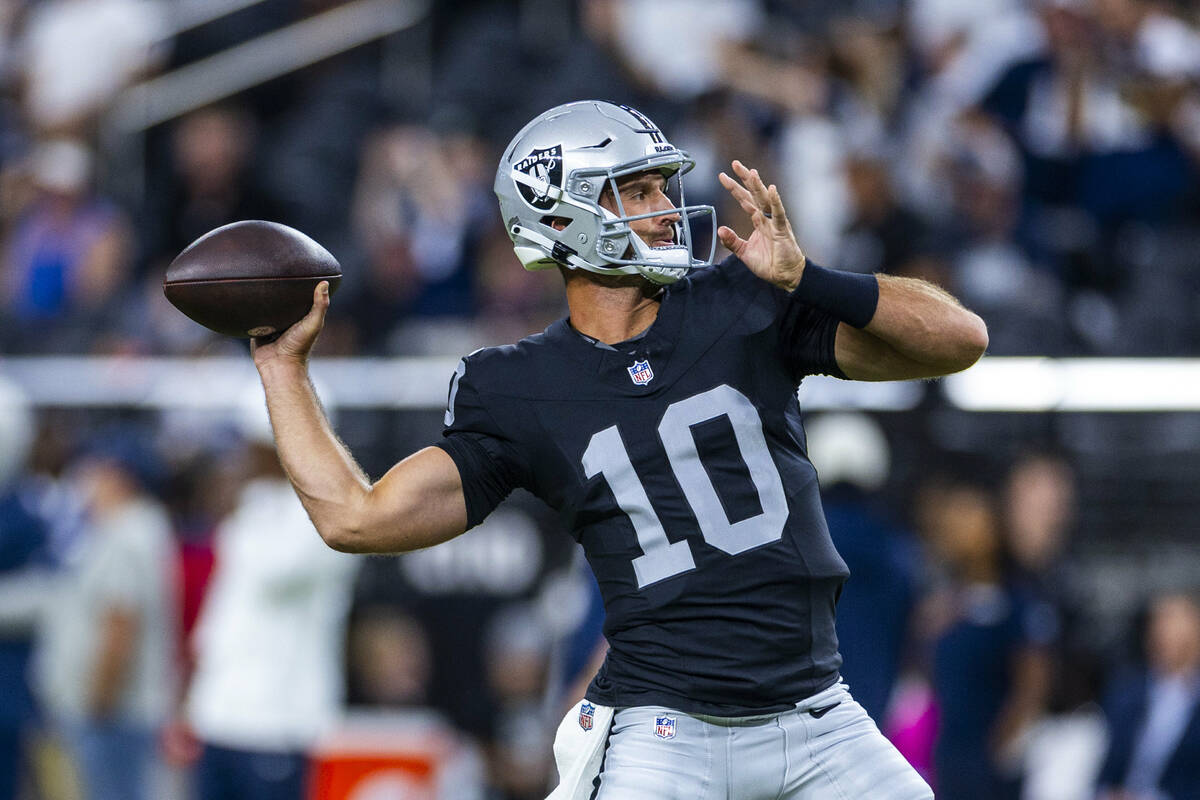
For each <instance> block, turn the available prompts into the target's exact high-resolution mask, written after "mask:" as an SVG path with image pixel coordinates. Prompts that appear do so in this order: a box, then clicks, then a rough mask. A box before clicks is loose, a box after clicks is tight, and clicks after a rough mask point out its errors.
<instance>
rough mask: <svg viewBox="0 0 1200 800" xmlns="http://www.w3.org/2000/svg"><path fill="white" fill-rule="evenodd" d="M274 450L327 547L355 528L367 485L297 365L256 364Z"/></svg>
mask: <svg viewBox="0 0 1200 800" xmlns="http://www.w3.org/2000/svg"><path fill="white" fill-rule="evenodd" d="M259 374H260V375H261V377H262V381H263V388H264V390H265V391H266V396H267V410H268V412H269V413H270V416H271V427H272V428H273V430H274V432H275V447H276V450H277V451H278V453H279V460H280V463H281V464H282V465H283V468H284V471H285V472H287V476H288V479H289V480H290V481H291V482H292V486H294V487H295V489H296V494H297V495H299V497H300V501H301V502H302V503H303V504H304V508H305V509H306V510H307V511H308V514H309V517H311V518H312V521H313V524H314V525H315V526H316V528H317V530H318V531H319V532H320V534H321V536H322V538H324V539H325V541H326V542H328V543H329V544H330V545H331V546H334V547H336V546H337V544H336V543H337V542H338V541H339V540H340V539H342V538H344V536H345V535H346V534H347V533H348V530H347V529H353V528H355V527H357V526H358V524H359V520H360V519H361V517H362V514H363V511H364V508H365V505H366V503H367V500H368V497H369V495H370V492H371V482H370V480H369V479H368V478H367V476H366V474H364V473H363V471H362V469H361V468H360V467H359V466H358V464H357V463H355V461H354V458H353V457H352V456H351V455H350V453H349V451H347V449H346V447H345V446H344V445H343V444H342V443H341V442H340V441H339V440H338V438H337V436H336V435H335V434H334V432H333V428H332V427H331V426H330V425H329V420H328V419H327V418H326V416H325V412H324V411H323V410H322V409H321V405H320V403H319V401H318V400H317V396H316V393H315V392H314V391H313V388H312V384H311V383H310V381H309V378H308V370H307V369H306V367H305V366H304V365H303V364H302V363H299V362H292V361H286V360H282V359H279V360H275V361H271V362H269V363H267V364H263V365H260V366H259Z"/></svg>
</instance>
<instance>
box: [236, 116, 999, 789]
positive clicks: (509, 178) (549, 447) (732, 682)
mask: <svg viewBox="0 0 1200 800" xmlns="http://www.w3.org/2000/svg"><path fill="white" fill-rule="evenodd" d="M691 167H692V161H691V159H689V158H688V155H687V154H686V153H685V152H683V151H681V150H679V149H678V148H676V147H675V146H673V145H672V144H671V143H670V142H669V141H668V140H667V138H666V137H665V136H664V134H663V132H662V131H661V130H659V129H658V128H657V127H656V126H655V125H654V124H653V123H652V122H651V121H650V120H649V119H647V118H646V117H645V116H644V115H643V114H641V113H639V112H638V111H635V110H634V109H632V108H629V107H627V106H620V105H615V104H612V103H606V102H596V101H587V102H578V103H570V104H567V105H564V106H560V107H557V108H553V109H551V110H549V111H547V112H545V113H544V114H542V115H540V116H539V117H537V118H536V119H534V120H533V121H532V122H531V123H529V124H528V125H527V126H526V127H525V128H524V129H523V130H521V131H520V132H519V133H518V134H517V135H516V137H515V138H514V139H513V140H512V142H511V143H510V144H509V146H508V148H507V149H506V150H505V151H504V155H503V158H502V160H501V162H500V166H499V170H498V171H497V174H496V183H495V190H496V193H497V195H498V196H499V199H500V211H501V214H502V216H503V220H504V224H505V226H506V228H507V230H508V233H509V235H510V236H511V238H512V240H513V244H514V247H515V250H516V254H517V257H518V258H519V259H520V260H521V262H522V263H523V264H524V265H525V267H526V268H527V269H557V270H559V271H560V272H561V273H562V274H563V276H564V278H565V281H566V295H567V304H568V307H569V311H570V314H569V316H568V317H567V318H566V319H562V320H559V321H558V322H556V323H554V324H553V325H551V326H550V327H549V328H547V329H546V330H545V331H544V332H542V333H539V334H537V335H534V336H530V337H528V338H526V339H523V340H521V341H520V342H517V343H516V344H513V345H507V346H504V347H493V348H485V349H483V350H480V351H477V352H475V353H472V354H471V355H469V356H467V357H466V358H464V359H463V360H462V361H460V362H459V364H458V368H457V369H456V370H455V373H454V375H453V378H452V379H451V382H450V390H449V403H448V407H447V409H446V419H445V431H444V438H443V439H442V440H441V441H440V442H438V443H437V444H436V445H434V446H432V447H428V448H425V449H423V450H421V451H419V452H417V453H416V454H414V455H412V456H409V457H408V458H406V459H404V460H403V461H401V462H399V463H398V464H396V465H395V466H394V467H393V468H392V469H391V470H390V471H389V472H388V473H387V474H386V475H385V476H384V477H383V478H382V479H380V480H379V481H378V482H375V483H374V484H372V483H371V482H370V481H369V480H368V479H367V477H366V476H365V475H364V474H363V472H362V471H361V470H360V469H359V468H358V466H356V464H355V462H354V460H353V458H352V457H351V455H350V453H349V452H347V450H346V449H345V447H344V446H343V445H342V444H340V443H339V442H338V440H337V439H336V438H335V436H334V435H333V432H332V430H331V429H330V427H329V424H328V422H327V421H326V419H325V417H324V415H323V413H322V411H321V409H320V407H319V405H318V402H317V400H316V397H315V395H314V394H313V392H312V389H311V387H310V384H309V381H308V375H307V367H306V360H307V357H308V353H309V350H310V349H311V347H312V345H313V342H314V341H315V340H316V338H317V335H318V333H319V332H320V330H321V326H322V322H323V320H324V316H325V311H326V309H327V307H328V305H329V294H328V289H327V287H325V286H324V285H323V284H322V286H320V287H318V289H317V291H316V294H315V296H314V303H313V308H312V311H311V312H310V313H309V315H308V316H307V317H305V318H304V319H303V320H302V321H301V322H299V323H297V324H296V325H295V326H293V327H292V328H291V329H289V330H288V331H287V332H286V333H285V334H284V335H283V336H282V337H280V338H279V339H278V340H276V341H275V342H273V343H258V344H256V345H255V346H254V350H253V352H254V360H255V363H256V364H257V366H258V369H259V372H260V374H261V377H262V380H263V384H264V386H265V387H266V392H267V402H268V406H269V409H270V412H271V418H272V420H273V422H274V426H275V436H276V441H277V445H278V449H279V454H280V457H281V459H282V461H283V464H284V466H285V467H286V468H287V471H288V474H289V476H290V477H291V480H292V482H293V483H294V485H295V487H296V491H297V492H298V493H299V495H300V497H301V499H302V500H303V502H304V505H305V506H306V507H307V508H308V511H309V513H310V514H311V516H312V518H313V521H314V522H315V523H316V527H317V529H318V530H319V531H320V533H321V535H322V536H323V537H324V539H325V541H326V542H328V544H329V545H330V546H331V547H333V548H335V549H338V550H344V551H349V552H356V553H372V552H402V551H406V550H412V549H415V548H419V547H428V546H430V545H435V544H437V543H439V542H442V541H445V540H447V539H450V538H451V537H454V536H457V535H458V534H460V533H462V532H463V531H465V530H466V529H468V528H470V527H472V526H474V525H477V524H478V523H479V522H480V521H481V520H482V519H483V518H484V517H485V516H487V514H488V513H489V512H490V511H491V510H492V509H493V508H494V507H495V506H496V505H497V504H498V503H499V502H500V501H501V500H502V499H503V498H504V497H505V496H506V495H507V494H508V493H509V492H510V491H511V490H512V489H514V488H516V487H524V488H526V489H528V490H529V491H531V492H533V493H534V494H536V495H537V496H539V497H540V498H542V499H543V500H545V501H546V502H547V503H549V504H550V505H551V506H552V507H554V508H555V509H557V510H558V511H559V512H560V514H561V515H562V519H563V521H564V523H565V524H566V527H567V528H568V529H569V530H570V532H571V535H572V536H574V537H575V538H576V539H577V540H578V541H579V542H580V544H581V545H582V546H583V548H584V551H585V553H586V555H587V558H588V561H589V562H590V564H591V567H592V569H593V571H594V572H595V575H596V578H597V580H598V582H599V585H600V588H601V591H602V593H603V595H604V601H605V608H606V622H605V636H606V638H607V640H608V642H609V644H610V650H609V653H608V656H607V659H606V660H605V663H604V665H603V667H602V668H601V669H600V671H599V673H598V674H597V675H596V676H595V678H594V679H593V680H592V682H591V685H590V686H589V688H588V691H587V696H586V698H584V699H583V700H581V701H580V702H579V703H578V704H577V705H576V706H575V708H574V709H573V710H572V711H571V713H569V714H568V715H567V717H566V718H565V719H564V720H563V722H562V724H561V725H560V726H559V732H558V737H557V739H556V742H555V756H556V759H557V761H558V767H559V775H560V784H559V787H558V789H557V790H555V793H554V794H553V795H552V797H553V798H555V800H559V799H560V798H598V800H630V799H632V798H646V797H653V798H657V799H658V800H668V798H680V800H684V799H685V798H686V800H710V799H711V800H716V799H717V798H739V799H742V798H760V797H761V798H814V799H815V798H829V797H856V798H857V797H871V798H927V797H931V796H932V794H931V792H930V790H929V788H928V786H926V785H925V783H924V782H923V781H922V780H921V778H920V777H919V776H918V775H917V774H916V772H915V771H914V770H912V768H910V767H909V766H908V764H907V763H906V762H905V761H904V759H903V758H902V757H901V756H900V755H899V753H897V751H896V750H895V749H894V748H893V747H892V746H891V745H890V744H889V743H888V741H887V740H886V739H885V738H884V737H883V736H882V735H881V734H880V733H879V730H878V728H876V726H875V724H874V723H873V722H872V721H871V719H870V718H869V717H868V716H867V714H866V713H865V712H864V711H863V710H862V708H861V707H860V706H859V705H858V704H857V703H855V702H854V700H853V698H852V697H851V695H850V692H849V690H848V688H847V687H846V686H845V685H844V684H843V683H841V682H840V681H839V678H838V667H839V665H840V663H841V659H840V656H839V655H838V651H837V639H836V635H835V632H834V607H835V605H836V603H837V598H838V593H839V591H840V588H841V586H842V583H843V581H845V580H846V577H847V570H846V566H845V564H844V563H843V561H842V559H841V558H840V557H839V556H838V554H837V552H836V551H835V549H834V547H833V545H832V543H831V541H830V537H829V532H828V529H827V528H826V524H825V519H824V516H823V514H822V510H821V505H820V499H819V496H818V490H817V476H816V471H815V470H814V468H813V465H812V464H811V463H810V462H809V460H808V457H807V455H806V453H805V443H804V430H803V427H802V425H801V420H800V407H799V403H798V401H797V396H796V389H797V386H798V385H799V383H800V381H801V380H802V379H803V378H804V377H805V376H806V375H811V374H816V373H824V374H828V375H835V376H837V377H840V378H848V379H855V380H904V379H911V378H930V377H934V376H938V375H945V374H947V373H950V372H955V371H958V370H962V369H965V368H966V367H969V366H970V365H971V364H973V363H974V362H975V361H976V360H977V359H978V358H979V357H980V355H981V354H982V353H983V352H984V349H985V348H986V346H987V331H986V328H985V326H984V324H983V322H982V321H981V320H980V319H979V317H977V316H976V315H975V314H973V313H971V312H970V311H967V310H966V309H964V308H963V307H962V306H960V305H959V304H958V303H957V302H956V301H955V300H954V299H953V298H952V297H950V296H949V295H948V294H946V293H945V292H943V291H942V290H940V289H938V288H937V287H935V286H932V285H930V284H928V283H924V282H921V281H918V280H912V279H906V278H898V277H892V276H887V275H861V274H852V273H844V272H838V271H833V270H828V269H825V268H822V267H820V266H818V265H816V264H813V263H812V262H811V261H809V260H808V259H806V258H805V256H804V253H803V252H802V251H801V249H800V247H799V245H798V244H797V242H796V238H795V236H794V235H793V233H792V228H791V225H790V224H789V223H788V217H787V212H786V211H785V209H784V206H783V202H782V201H781V200H780V196H779V192H778V191H777V190H776V188H775V187H774V186H768V185H766V184H765V183H764V182H763V180H762V179H761V177H760V176H759V174H758V172H757V171H756V170H753V169H750V168H748V167H746V166H744V165H743V164H741V163H739V162H736V161H735V162H733V165H732V171H733V174H732V175H727V174H724V173H722V174H721V175H720V176H719V177H720V182H721V184H722V185H723V186H724V187H725V189H727V190H728V191H729V192H730V193H731V194H732V196H733V197H734V199H735V200H736V201H737V203H738V204H739V205H740V206H741V207H742V209H743V210H744V211H745V212H746V214H747V215H748V217H749V220H750V225H751V230H750V232H749V234H748V236H747V238H742V237H741V236H739V235H738V234H737V233H735V232H734V231H733V230H732V229H731V228H729V227H725V226H722V227H720V228H718V229H717V231H716V232H717V236H718V237H719V239H720V241H721V243H722V244H724V245H725V247H726V248H727V249H728V250H729V251H730V253H732V255H731V256H730V257H728V258H726V259H725V260H724V261H722V262H720V263H719V264H712V263H710V262H711V258H712V254H711V252H710V254H709V258H708V259H707V260H704V259H697V258H696V255H695V253H694V252H693V250H692V236H691V223H692V221H693V220H695V219H696V218H698V217H708V218H711V217H712V214H713V212H712V209H711V208H710V207H703V206H690V205H687V204H686V201H685V200H684V199H683V192H682V186H681V185H680V183H681V181H680V178H681V177H682V175H683V174H684V173H685V172H687V171H688V170H689V169H690V168H691ZM714 247H715V243H714Z"/></svg>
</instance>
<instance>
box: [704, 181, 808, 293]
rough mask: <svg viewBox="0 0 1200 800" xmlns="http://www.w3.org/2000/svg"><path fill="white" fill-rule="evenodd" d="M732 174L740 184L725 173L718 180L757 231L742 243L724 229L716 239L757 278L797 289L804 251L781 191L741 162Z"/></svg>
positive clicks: (788, 288)
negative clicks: (781, 197)
mask: <svg viewBox="0 0 1200 800" xmlns="http://www.w3.org/2000/svg"><path fill="white" fill-rule="evenodd" d="M733 171H734V173H736V174H737V176H738V178H739V179H740V182H739V181H738V180H734V179H733V178H731V177H730V176H729V175H727V174H726V173H724V172H722V173H721V174H720V175H718V176H717V180H719V181H720V182H721V185H722V186H724V187H725V188H726V189H727V190H728V191H729V193H730V194H731V195H733V199H734V200H736V201H737V202H738V205H740V206H741V207H742V210H743V211H745V212H746V213H747V214H749V215H750V222H751V224H752V225H754V231H753V232H752V233H751V234H750V237H749V238H748V239H743V238H741V237H740V236H738V235H737V234H736V233H735V232H734V231H733V229H732V228H730V227H727V226H725V225H722V226H721V227H719V228H717V237H718V238H720V240H721V244H723V245H725V247H726V248H727V249H728V250H729V252H731V253H733V254H734V255H735V256H737V257H738V258H739V259H741V260H742V263H744V264H745V265H746V266H747V267H749V268H750V271H751V272H753V273H754V274H755V275H757V276H759V277H760V278H762V279H763V280H765V281H769V282H770V283H773V284H775V285H776V286H779V287H780V288H782V289H785V290H787V291H791V290H792V289H795V288H796V285H797V284H799V283H800V276H801V275H802V274H803V273H804V264H805V258H804V251H802V250H801V249H800V245H799V244H798V243H797V242H796V235H795V234H794V233H793V232H792V225H791V223H790V222H788V218H787V211H786V210H785V209H784V207H783V201H782V200H781V199H780V198H779V190H778V189H777V188H775V184H771V185H770V186H767V185H766V184H764V183H763V180H762V178H760V177H759V175H758V170H756V169H750V168H748V167H747V166H746V165H745V164H743V163H742V162H740V161H734V162H733Z"/></svg>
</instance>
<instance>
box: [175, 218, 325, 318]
mask: <svg viewBox="0 0 1200 800" xmlns="http://www.w3.org/2000/svg"><path fill="white" fill-rule="evenodd" d="M341 279H342V268H341V267H340V266H339V265H338V262H337V259H335V258H334V257H333V256H332V255H331V254H330V253H329V251H328V250H326V249H325V248H324V247H322V246H321V245H319V244H317V243H316V242H315V241H313V240H312V239H310V238H309V237H308V236H305V235H304V234H303V233H301V232H300V231H298V230H296V229H294V228H289V227H288V226H286V225H280V224H279V223H277V222H262V221H260V220H246V221H243V222H234V223H231V224H229V225H223V226H222V227H220V228H217V229H216V230H212V231H209V232H208V233H206V234H204V235H203V236H201V237H200V238H199V239H197V240H196V241H194V242H192V243H191V244H190V245H188V246H187V249H186V250H184V251H183V252H182V253H180V254H179V255H178V256H177V257H176V258H175V260H174V261H172V262H171V266H169V267H167V274H166V277H165V278H164V279H163V292H164V293H165V294H166V296H167V299H168V300H170V301H171V304H172V305H174V306H175V307H176V308H178V309H179V310H180V311H182V312H183V313H184V314H187V315H188V316H189V317H191V318H192V319H194V320H195V321H196V322H199V323H200V324H201V325H203V326H204V327H206V328H209V329H211V330H214V331H216V332H217V333H223V334H225V335H227V336H239V337H242V338H247V337H254V336H270V335H271V334H275V333H281V332H283V331H284V330H287V328H288V327H289V326H291V325H292V324H294V323H296V322H298V321H299V320H300V319H301V318H302V317H303V316H304V315H305V314H307V313H308V310H309V309H310V308H311V307H312V299H313V289H315V288H316V286H317V284H318V283H320V282H321V281H329V291H330V292H332V291H334V290H335V289H337V286H338V283H339V282H340V281H341Z"/></svg>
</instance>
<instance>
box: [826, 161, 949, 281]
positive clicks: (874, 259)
mask: <svg viewBox="0 0 1200 800" xmlns="http://www.w3.org/2000/svg"><path fill="white" fill-rule="evenodd" d="M846 185H847V187H848V188H849V191H850V208H851V217H850V221H849V225H848V226H847V227H846V229H845V230H844V231H843V232H842V240H841V245H840V248H839V251H838V258H837V266H838V267H840V268H842V269H849V270H853V271H855V272H867V273H871V272H891V273H901V274H903V273H906V272H907V270H908V269H909V268H910V266H911V262H912V260H913V259H914V258H916V257H917V256H921V255H924V254H925V253H927V252H929V251H930V248H931V246H932V242H931V241H930V238H931V237H930V234H929V231H928V230H927V229H926V226H925V223H924V221H923V220H922V219H921V218H920V217H918V216H917V215H916V214H914V213H913V212H912V211H910V210H908V209H907V208H905V207H904V206H901V205H900V204H899V203H898V202H897V199H896V195H895V192H894V191H893V190H892V183H891V177H890V175H889V173H888V170H887V163H886V159H885V157H884V155H883V154H882V153H870V152H865V151H863V152H859V153H855V154H852V155H851V156H850V157H849V158H848V159H847V161H846Z"/></svg>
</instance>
